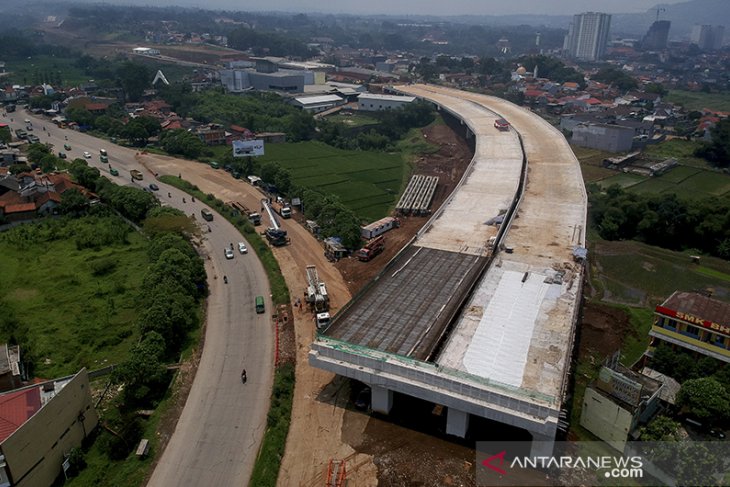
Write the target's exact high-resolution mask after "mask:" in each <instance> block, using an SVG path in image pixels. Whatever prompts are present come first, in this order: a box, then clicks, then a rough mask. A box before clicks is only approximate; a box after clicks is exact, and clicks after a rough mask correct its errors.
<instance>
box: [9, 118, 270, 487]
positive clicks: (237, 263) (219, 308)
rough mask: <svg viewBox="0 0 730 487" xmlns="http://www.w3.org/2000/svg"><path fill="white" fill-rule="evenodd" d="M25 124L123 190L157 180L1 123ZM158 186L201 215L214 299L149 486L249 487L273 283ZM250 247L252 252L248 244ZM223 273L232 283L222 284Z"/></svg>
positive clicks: (79, 147)
mask: <svg viewBox="0 0 730 487" xmlns="http://www.w3.org/2000/svg"><path fill="white" fill-rule="evenodd" d="M11 117H12V118H13V122H10V118H11ZM26 118H27V119H30V120H31V121H32V122H33V127H34V130H33V132H32V133H34V134H36V135H38V137H39V138H40V139H41V142H44V143H48V142H50V143H52V144H53V145H54V152H56V153H57V152H58V151H59V150H61V151H63V152H66V153H67V154H68V157H69V159H73V158H76V157H83V156H82V154H83V152H84V151H88V152H89V153H90V154H91V155H92V157H91V158H90V159H87V161H88V163H89V164H90V165H91V166H94V167H97V168H99V169H100V170H101V172H102V174H104V175H105V176H107V177H109V178H110V179H111V180H113V181H114V182H115V183H117V184H120V185H131V184H137V183H139V185H140V186H146V185H148V184H149V183H151V182H153V181H155V179H154V175H153V174H150V173H149V172H148V171H147V170H146V169H145V168H144V167H142V166H141V165H139V164H138V163H137V162H136V160H135V153H136V151H135V150H133V149H128V148H125V147H120V146H117V145H114V144H111V143H110V142H108V141H105V140H102V139H97V138H95V137H92V136H90V135H87V134H83V133H79V132H75V131H73V130H69V129H59V128H57V127H56V126H55V125H54V124H52V123H51V122H50V121H49V120H47V119H44V118H41V117H35V116H33V115H30V114H26V113H25V112H24V111H22V110H18V111H17V112H14V113H9V114H7V117H4V120H3V121H4V122H6V123H10V125H11V126H12V128H13V129H15V128H25V123H24V122H23V120H24V119H26ZM43 127H46V130H45V131H44V130H43V129H42V128H43ZM65 137H67V138H68V140H66V139H65ZM64 144H69V145H70V146H71V150H70V151H66V150H64V149H63V145H64ZM102 148H103V149H106V150H107V152H108V154H109V164H102V163H101V162H100V160H99V149H102ZM179 164H180V172H183V171H184V166H185V165H186V164H195V163H193V162H190V161H183V160H180V161H179ZM110 166H111V167H114V168H116V169H117V170H118V171H119V176H118V177H115V176H111V175H110V174H109V167H110ZM131 169H138V170H140V171H142V172H143V173H144V180H143V181H140V182H132V181H131V177H130V175H129V171H130V170H131ZM192 182H193V183H195V181H192ZM155 183H156V184H157V185H158V186H159V187H160V190H159V191H155V192H154V193H155V195H156V196H157V197H158V198H159V199H160V200H161V201H162V202H164V203H166V204H168V205H170V206H172V207H175V208H178V209H180V210H182V211H184V212H185V213H186V214H193V215H195V217H196V221H197V222H198V223H199V224H200V225H201V229H202V234H201V235H202V249H201V250H202V251H203V253H204V254H207V255H204V257H207V260H206V268H207V271H208V283H209V285H210V297H209V299H208V303H207V304H208V306H207V317H206V330H205V347H204V349H203V354H202V357H201V361H200V364H199V366H198V371H197V374H196V376H195V381H194V382H193V386H192V389H191V391H190V394H189V396H188V400H187V402H186V404H185V408H184V410H183V412H182V414H181V416H180V419H179V421H178V423H177V427H176V429H175V432H174V434H173V436H172V438H171V439H170V442H169V444H168V446H167V448H166V449H165V451H164V453H163V455H162V457H161V458H160V460H159V462H158V465H157V467H156V469H155V471H154V473H153V475H152V478H151V479H150V481H149V483H148V485H149V486H155V487H158V486H179V485H200V486H203V485H220V486H228V485H231V486H232V485H246V484H248V480H249V477H250V475H251V471H252V469H253V463H254V460H255V456H256V453H257V452H258V448H259V445H260V443H261V439H262V437H263V432H264V430H265V426H266V414H267V412H268V407H269V397H270V394H271V386H272V381H273V366H274V344H273V342H274V329H273V325H272V323H271V320H270V316H271V310H272V307H271V300H270V292H269V282H268V278H267V276H266V273H265V271H264V268H263V266H262V265H261V262H260V261H259V260H258V258H257V257H256V254H255V253H253V252H252V251H250V250H249V253H247V254H241V253H239V251H238V242H241V241H244V240H243V238H242V237H241V235H240V233H239V232H238V231H237V230H236V229H235V227H233V225H231V224H230V223H228V221H226V220H225V219H224V218H222V217H221V216H220V215H218V214H217V213H215V212H214V210H212V209H211V208H209V207H207V206H206V205H203V204H201V203H200V202H199V201H196V202H195V203H193V202H192V201H191V200H190V198H189V197H188V196H187V195H186V194H185V193H183V192H182V191H179V190H177V189H175V188H173V187H171V186H167V185H165V184H163V183H161V182H159V181H155ZM168 194H169V195H170V196H169V197H168ZM183 198H185V202H183ZM202 208H209V209H211V211H213V213H214V215H215V217H214V219H213V221H211V222H205V221H203V220H202V218H201V216H200V210H201V209H202ZM208 226H210V229H211V231H210V232H208V231H207V227H208ZM231 243H233V246H234V255H235V257H234V258H233V259H232V260H228V259H226V258H225V257H224V249H225V247H227V246H230V244H231ZM246 245H247V246H248V247H249V248H250V245H248V242H246ZM224 275H225V276H227V278H228V284H225V283H224V282H223V276H224ZM259 295H260V296H264V298H265V301H266V313H263V314H256V312H255V309H254V298H255V296H259ZM191 311H192V310H191ZM244 368H245V369H246V371H247V376H248V380H247V382H246V384H242V382H241V372H242V370H243V369H244Z"/></svg>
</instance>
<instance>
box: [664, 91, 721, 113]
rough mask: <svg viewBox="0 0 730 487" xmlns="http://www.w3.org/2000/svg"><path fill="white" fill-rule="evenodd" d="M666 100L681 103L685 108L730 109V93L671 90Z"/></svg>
mask: <svg viewBox="0 0 730 487" xmlns="http://www.w3.org/2000/svg"><path fill="white" fill-rule="evenodd" d="M666 101H668V102H670V103H676V104H678V105H682V106H683V107H684V108H685V109H686V110H702V109H703V108H708V109H710V110H718V111H721V112H727V111H730V94H728V93H703V92H701V91H684V90H671V91H670V92H669V95H668V96H667V97H666Z"/></svg>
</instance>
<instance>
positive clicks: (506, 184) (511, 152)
mask: <svg viewBox="0 0 730 487" xmlns="http://www.w3.org/2000/svg"><path fill="white" fill-rule="evenodd" d="M393 91H395V92H397V93H401V94H407V95H412V96H417V97H419V98H421V99H424V100H428V101H430V102H431V103H433V104H435V105H436V106H437V107H438V109H439V110H442V111H444V112H448V113H449V114H451V115H452V116H453V117H455V118H456V119H457V120H458V121H459V122H458V123H460V124H461V126H462V127H463V129H462V130H463V131H464V132H463V135H465V136H466V137H467V139H471V140H472V142H473V146H474V148H475V151H474V157H473V159H472V161H471V163H470V165H469V167H468V169H467V171H466V172H465V174H464V176H463V178H462V180H461V181H460V183H459V184H458V186H457V187H456V189H455V190H454V192H453V193H452V194H451V195H450V196H449V198H448V199H447V200H446V201H445V202H444V204H443V205H442V206H441V208H439V209H438V210H437V211H436V212H434V214H433V216H432V217H431V219H430V220H429V222H428V223H427V224H426V225H425V226H424V227H423V229H422V230H421V231H420V232H419V233H418V234H417V235H416V236H415V237H414V239H413V240H412V241H411V242H410V244H409V245H407V246H406V247H405V248H404V249H403V250H402V251H401V252H400V253H399V254H398V255H397V256H396V257H394V258H393V260H391V261H390V262H389V263H388V265H387V266H386V268H385V269H384V270H383V271H382V272H381V273H380V274H379V275H378V276H377V277H376V278H375V279H374V280H373V281H372V282H370V283H369V284H368V285H366V286H365V288H364V289H363V290H362V291H361V292H360V293H359V294H358V295H357V296H355V297H354V298H353V300H352V301H351V302H350V303H349V304H348V305H347V306H345V307H344V308H343V309H342V310H341V311H340V312H339V313H338V314H337V316H335V318H334V320H333V321H332V324H331V326H330V327H329V328H328V329H326V331H324V332H323V333H320V334H318V335H317V337H316V338H315V340H314V342H313V344H312V348H311V350H310V354H309V361H310V363H311V364H312V365H313V366H316V367H320V368H322V369H325V370H328V371H331V372H334V373H337V374H340V375H343V376H346V377H350V378H353V379H356V380H359V381H362V382H364V383H366V384H368V385H370V386H371V388H372V408H373V410H375V411H379V412H382V413H386V414H387V413H388V412H389V411H390V409H391V407H392V404H393V393H394V392H398V393H402V394H407V395H410V396H414V397H418V398H421V399H424V400H427V401H430V402H433V403H434V404H438V405H441V406H445V407H446V408H447V423H446V430H447V433H449V434H452V435H456V436H462V437H463V436H465V435H466V433H467V430H468V428H469V420H470V417H471V416H472V415H474V416H479V417H483V418H487V419H490V420H494V421H498V422H501V423H505V424H508V425H511V426H514V427H517V428H522V429H524V430H527V431H528V432H529V433H530V434H531V435H532V438H533V440H539V441H534V442H533V452H532V453H534V454H546V453H550V452H549V451H548V450H550V451H551V450H552V441H553V439H554V438H555V435H556V432H557V429H558V425H559V423H560V418H561V410H562V408H563V403H564V402H565V399H566V391H567V384H568V372H569V369H570V359H571V354H572V349H573V340H574V333H575V327H576V322H577V317H578V313H579V309H580V299H581V294H582V293H581V291H582V282H583V273H584V263H583V260H584V257H585V228H586V211H587V198H586V193H585V188H584V185H583V179H582V177H581V172H580V166H579V164H578V161H577V159H576V158H575V156H574V154H573V152H572V150H571V149H570V147H569V145H568V143H567V142H566V140H565V138H564V137H563V136H562V134H561V133H560V132H559V131H558V130H556V129H555V128H554V127H552V126H551V125H550V124H548V123H547V122H545V121H544V120H542V119H541V118H540V117H538V116H537V115H535V114H533V113H531V112H529V111H528V110H525V109H523V108H521V107H518V106H516V105H513V104H511V103H509V102H507V101H505V100H502V99H499V98H494V97H489V96H486V95H479V94H475V93H467V92H463V91H458V90H453V89H448V88H443V87H437V86H431V85H408V86H398V87H395V88H394V89H393ZM499 118H504V119H506V120H508V121H509V123H510V125H511V127H512V128H511V129H508V130H498V129H497V128H495V126H494V121H495V119H499ZM479 438H480V439H484V440H487V439H489V438H488V436H486V435H481V434H480V435H479Z"/></svg>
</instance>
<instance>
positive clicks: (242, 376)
mask: <svg viewBox="0 0 730 487" xmlns="http://www.w3.org/2000/svg"><path fill="white" fill-rule="evenodd" d="M241 382H243V383H244V384H245V383H246V369H243V372H241Z"/></svg>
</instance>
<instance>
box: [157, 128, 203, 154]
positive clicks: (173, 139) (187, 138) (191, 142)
mask: <svg viewBox="0 0 730 487" xmlns="http://www.w3.org/2000/svg"><path fill="white" fill-rule="evenodd" d="M160 146H161V147H162V148H163V149H164V150H165V151H166V152H169V153H170V154H181V155H183V156H186V157H190V158H191V159H194V158H196V157H198V156H199V155H200V154H201V153H202V151H203V149H204V148H205V145H204V144H203V142H202V141H201V140H200V139H199V138H198V137H197V136H195V134H191V133H190V132H188V131H187V130H183V129H175V130H168V131H166V132H164V133H163V134H162V136H160Z"/></svg>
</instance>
